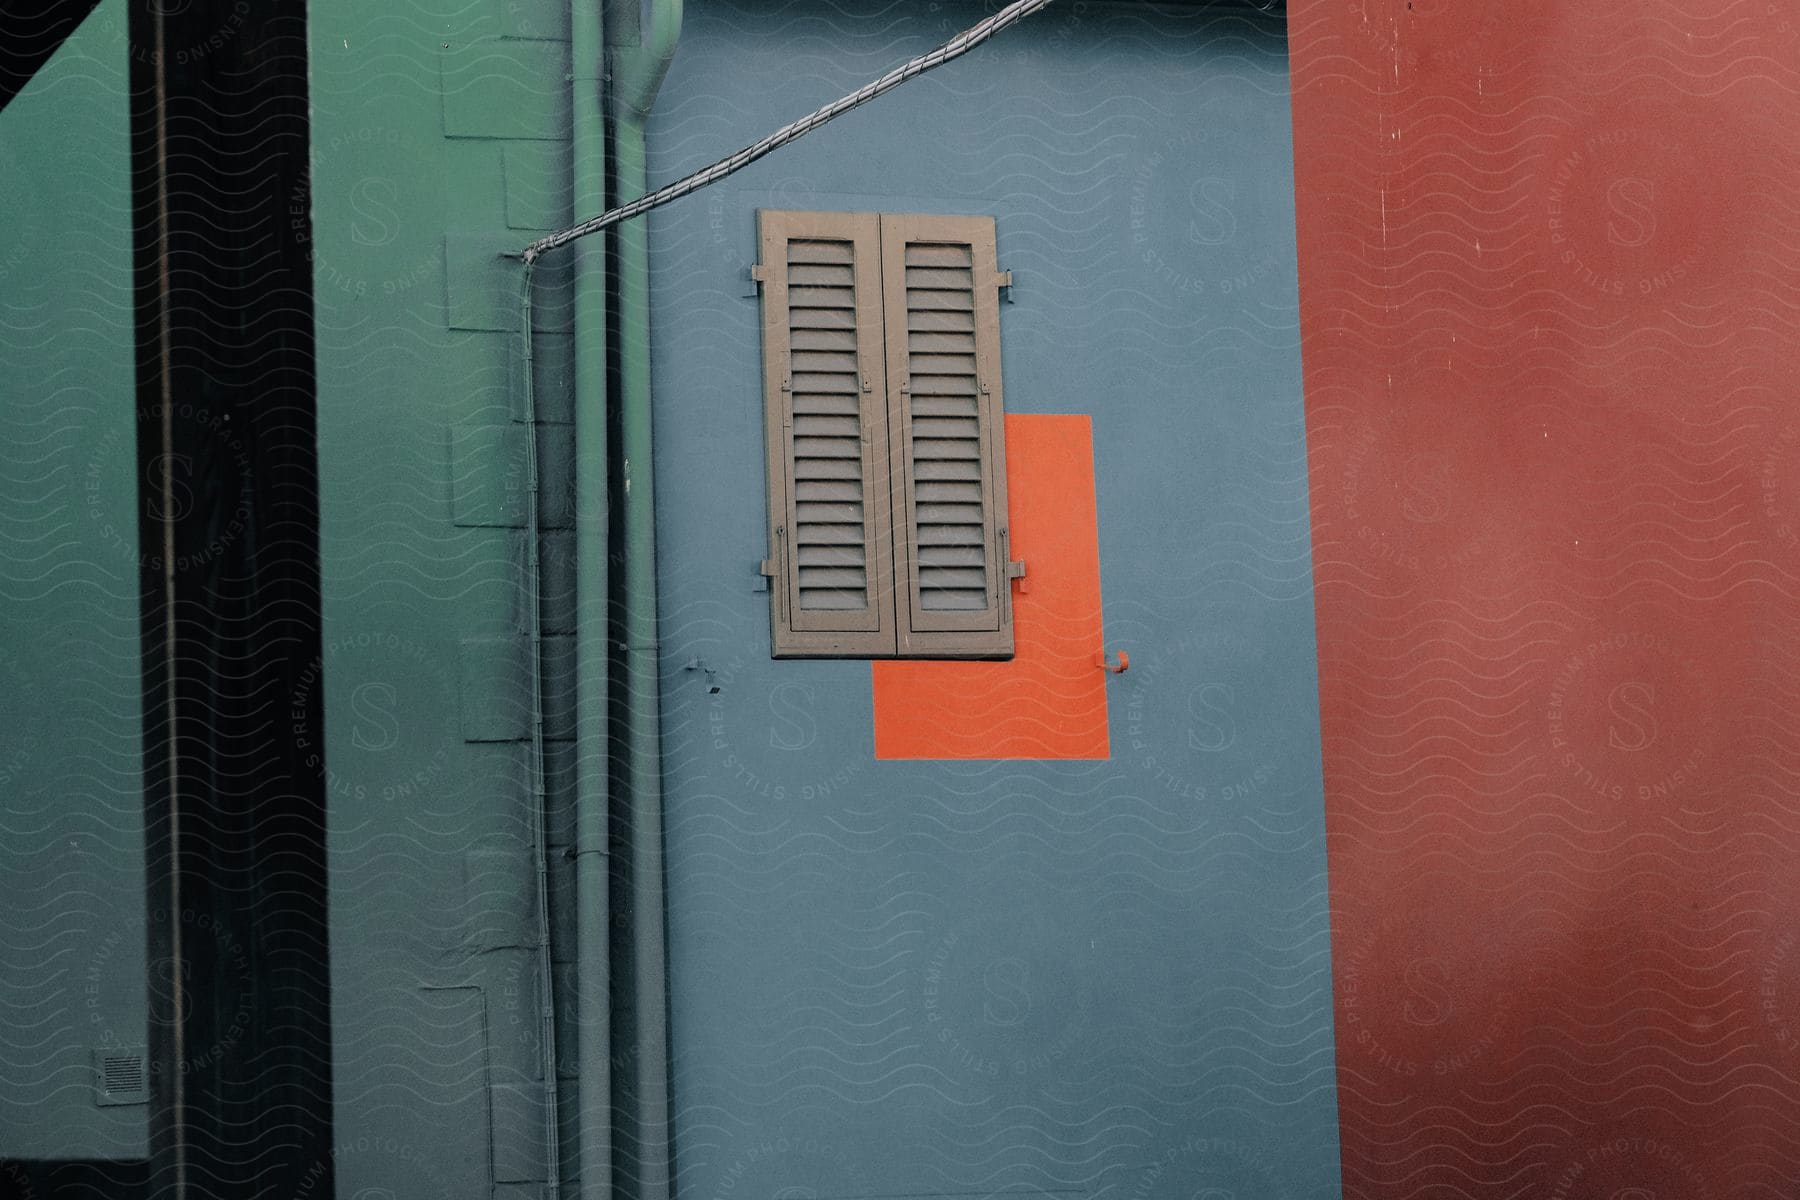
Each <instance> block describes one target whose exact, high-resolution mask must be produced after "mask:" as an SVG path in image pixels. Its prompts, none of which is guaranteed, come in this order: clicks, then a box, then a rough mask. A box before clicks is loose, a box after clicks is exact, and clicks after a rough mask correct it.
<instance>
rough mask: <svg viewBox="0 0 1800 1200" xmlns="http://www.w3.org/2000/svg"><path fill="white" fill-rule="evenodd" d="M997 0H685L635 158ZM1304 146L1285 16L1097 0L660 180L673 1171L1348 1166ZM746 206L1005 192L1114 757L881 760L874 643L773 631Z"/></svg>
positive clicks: (1019, 378) (667, 156)
mask: <svg viewBox="0 0 1800 1200" xmlns="http://www.w3.org/2000/svg"><path fill="white" fill-rule="evenodd" d="M987 11H989V9H988V8H987V7H983V6H977V5H969V4H948V3H946V4H933V5H929V6H926V5H913V4H898V3H896V4H888V5H886V6H879V7H877V6H873V5H856V6H830V5H824V4H817V3H807V2H797V3H790V4H785V5H781V4H775V5H771V4H748V3H721V2H716V0H704V2H701V3H697V4H694V5H691V6H690V11H689V14H688V19H687V23H686V27H685V29H684V33H683V37H682V42H681V48H680V51H679V53H678V55H677V58H676V60H675V65H674V68H673V70H672V72H671V74H670V77H669V80H668V83H667V85H666V87H665V89H664V91H663V93H662V97H661V99H660V100H659V102H658V108H657V112H656V115H655V117H654V120H653V124H652V128H651V130H650V144H651V154H652V171H653V183H660V182H665V181H667V180H670V179H673V178H675V177H678V176H679V175H680V174H682V173H684V172H685V171H687V170H690V169H692V168H693V167H695V166H697V165H700V164H703V163H705V162H707V161H710V160H711V159H713V158H715V157H717V156H719V155H721V154H723V153H725V152H728V151H729V150H732V149H735V148H736V147H738V146H739V145H742V144H744V143H747V142H749V141H752V140H754V139H755V138H756V137H759V136H761V135H762V134H764V133H766V132H767V131H769V130H770V129H772V128H774V127H776V126H778V125H780V124H782V123H784V122H785V121H787V120H790V119H792V118H793V117H795V116H798V115H799V114H801V113H802V112H804V111H806V110H808V109H810V108H812V107H814V106H815V105H817V104H820V103H823V102H825V101H827V100H830V99H833V98H835V97H836V96H838V95H840V94H842V93H844V92H846V91H849V90H850V89H852V88H853V87H855V86H857V85H858V84H860V83H862V82H864V81H866V80H868V79H871V78H874V77H875V76H876V75H878V74H880V73H881V72H882V71H883V70H885V69H887V68H888V67H890V66H892V65H893V64H894V63H896V62H898V61H901V60H902V59H904V58H905V57H907V56H908V55H911V54H914V53H918V52H920V51H922V50H923V49H925V48H927V47H929V46H930V45H933V44H936V43H937V42H938V41H941V40H942V39H943V38H945V37H947V36H948V35H950V34H951V33H953V32H955V31H957V30H959V29H961V28H963V27H965V26H967V25H968V24H971V23H973V21H975V20H976V19H978V18H979V17H980V16H981V15H982V14H984V13H985V12H987ZM1291 159H1292V142H1291V134H1290V127H1289V113H1288V74H1287V61H1286V53H1285V43H1284V39H1283V35H1282V29H1281V26H1280V25H1279V24H1276V23H1272V22H1269V21H1268V20H1267V19H1265V18H1259V17H1254V16H1250V15H1247V14H1246V12H1245V10H1241V9H1227V8H1218V7H1211V8H1209V7H1200V6H1160V7H1158V6H1149V5H1136V4H1130V5H1127V4H1097V3H1096V4H1077V3H1072V2H1071V3H1064V4H1059V5H1054V6H1052V7H1051V8H1049V9H1047V10H1046V11H1045V12H1044V13H1042V14H1040V15H1038V16H1036V17H1033V18H1032V19H1031V20H1030V21H1029V22H1028V23H1026V24H1024V25H1022V26H1020V27H1019V28H1018V29H1016V30H1013V31H1011V32H1009V33H1007V34H1005V35H1004V36H1003V37H1002V38H1001V39H999V40H997V41H995V42H994V43H993V44H991V45H990V46H987V47H984V48H982V49H981V50H979V51H977V52H976V53H974V54H973V55H971V56H970V57H969V58H967V59H964V60H962V61H961V62H959V63H955V64H952V65H951V66H949V67H947V68H944V69H943V70H942V71H940V72H938V73H936V74H933V75H929V76H926V77H924V78H922V79H920V80H918V81H915V82H914V83H912V84H909V85H908V86H907V87H906V88H903V89H902V90H901V91H899V92H897V93H895V94H894V95H892V96H890V97H887V98H884V99H882V100H880V101H878V102H876V103H875V104H874V105H871V106H869V107H867V108H864V109H861V110H858V111H856V112H854V113H852V114H850V115H849V116H847V117H845V118H843V119H842V120H841V121H840V122H838V123H837V124H835V125H834V126H832V127H831V128H829V129H827V130H825V131H823V132H820V133H817V134H814V135H813V136H812V137H810V138H808V139H806V140H804V141H802V142H801V143H799V144H797V145H795V146H793V147H791V148H789V149H788V150H785V151H783V152H782V153H781V154H779V155H777V156H775V157H773V158H771V159H768V160H765V161H764V162H762V163H759V164H757V165H756V166H755V167H752V168H751V169H749V170H747V171H745V172H743V173H742V174H740V175H738V176H736V177H734V178H733V179H731V180H729V181H727V182H726V183H724V184H722V185H720V186H718V187H715V188H712V189H710V190H708V191H706V192H704V193H702V194H700V195H699V196H696V197H694V198H691V199H688V200H684V201H682V202H679V203H677V204H675V205H672V206H670V207H669V208H667V209H664V210H662V211H661V212H659V213H658V214H656V215H654V216H653V217H652V243H651V245H652V270H653V321H654V324H653V331H652V338H653V343H654V347H655V350H654V354H655V362H654V366H655V389H656V421H657V430H656V436H657V460H656V464H655V467H656V472H657V477H656V487H657V506H658V519H659V522H660V526H659V533H658V536H659V539H660V540H659V555H660V575H661V581H660V586H661V588H662V609H661V620H662V630H661V636H662V644H663V655H664V664H665V666H664V672H665V673H664V711H665V723H666V731H665V749H666V770H667V841H668V855H669V863H668V867H669V873H668V882H669V914H670V935H669V936H670V943H671V995H672V1008H673V1012H672V1020H673V1038H674V1058H675V1072H676V1075H675V1094H676V1102H677V1105H678V1108H679V1124H678V1127H677V1136H676V1145H677V1153H678V1168H679V1172H680V1177H679V1182H680V1187H681V1189H682V1191H683V1193H684V1195H686V1196H688V1197H691V1198H693V1200H702V1198H705V1200H715V1198H716V1200H729V1198H731V1197H735V1196H745V1197H747V1196H757V1197H768V1196H771V1195H773V1196H777V1197H780V1196H792V1197H799V1196H808V1197H814V1198H817V1197H837V1196H871V1195H897V1194H908V1195H920V1194H949V1193H957V1194H968V1195H985V1194H990V1193H995V1192H1000V1191H1042V1192H1057V1193H1070V1194H1082V1195H1091V1196H1096V1197H1098V1196H1105V1197H1109V1198H1116V1200H1160V1198H1163V1197H1168V1198H1170V1200H1173V1198H1175V1197H1181V1198H1182V1200H1188V1198H1191V1197H1195V1196H1200V1197H1207V1198H1209V1200H1212V1198H1215V1197H1223V1196H1227V1195H1229V1196H1233V1197H1237V1198H1238V1200H1253V1198H1255V1200H1260V1198H1261V1197H1265V1196H1266V1197H1274V1196H1295V1197H1306V1198H1312V1197H1323V1196H1330V1195H1336V1194H1337V1193H1338V1142H1337V1123H1336V1107H1335V1090H1334V1073H1333V1051H1332V1029H1331V1008H1330V986H1329V984H1330V975H1329V959H1328V927H1327V919H1326V891H1325V861H1324V831H1323V824H1322V821H1323V805H1322V785H1321V779H1320V768H1319V757H1320V755H1319V742H1318V732H1317V731H1318V712H1317V682H1316V675H1315V666H1314V639H1313V623H1312V593H1311V582H1310V561H1309V557H1308V524H1307V507H1306V474H1305V472H1306V460H1305V444H1304V429H1303V422H1302V410H1301V390H1300V356H1299V333H1298V323H1297V299H1296V286H1295V245H1294V221H1293V201H1292V169H1291ZM759 207H780V208H805V209H821V210H875V211H924V212H970V213H988V214H992V215H993V216H994V217H995V218H996V221H997V225H998V231H999V243H1000V265H1001V267H1002V268H1003V269H1009V270H1011V271H1012V272H1013V273H1014V276H1015V280H1016V287H1015V289H1014V297H1013V300H1014V302H1013V303H1011V304H1010V305H1006V304H1003V305H1002V308H1001V321H1002V342H1003V357H1004V371H1005V394H1006V402H1007V407H1008V409H1009V410H1010V411H1013V412H1025V413H1032V412H1037V413H1087V414H1091V415H1092V418H1093V429H1094V439H1095V446H1094V448H1095V472H1096V478H1097V489H1098V508H1099V524H1100V528H1099V544H1100V561H1101V573H1102V588H1103V593H1104V598H1105V620H1106V639H1107V645H1108V646H1109V647H1111V648H1123V649H1125V650H1126V651H1127V652H1129V653H1130V655H1131V659H1132V664H1133V665H1132V668H1131V670H1130V672H1129V673H1127V674H1125V675H1121V676H1116V677H1112V678H1111V679H1110V680H1109V682H1108V688H1109V704H1110V710H1109V711H1110V724H1111V734H1112V759H1111V761H1109V762H1100V763H1092V762H1089V763H1053V762H1008V763H981V762H976V763H960V764H948V763H902V762H876V761H875V760H874V757H873V739H872V732H871V725H872V712H871V692H870V667H869V666H868V664H866V663H862V662H791V661H790V662H780V663H777V662H774V661H772V660H771V659H770V658H769V649H768V596H767V593H766V592H764V591H761V590H759V581H758V577H757V574H756V565H757V562H758V561H759V560H760V559H761V558H762V557H763V555H764V553H765V547H766V538H767V534H766V526H765V517H764V499H763V496H764V481H763V471H764V460H763V435H762V397H761V394H760V374H759V362H760V345H759V340H758V339H759V325H758V304H757V301H756V299H755V298H754V296H753V295H748V294H746V292H747V287H746V285H745V280H744V275H743V269H744V268H745V267H746V266H747V265H749V264H750V263H751V262H752V261H754V257H755V253H756V247H755V211H756V209H757V208H759ZM713 688H716V689H717V690H716V691H713V690H711V689H713ZM795 1189H802V1190H795ZM1209 1189H1212V1190H1209Z"/></svg>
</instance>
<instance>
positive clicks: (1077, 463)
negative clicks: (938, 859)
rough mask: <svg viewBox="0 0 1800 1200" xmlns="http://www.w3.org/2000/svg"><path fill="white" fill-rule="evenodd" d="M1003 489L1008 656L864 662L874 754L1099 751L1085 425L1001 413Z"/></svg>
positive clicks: (1088, 430) (1102, 686) (1094, 565)
mask: <svg viewBox="0 0 1800 1200" xmlns="http://www.w3.org/2000/svg"><path fill="white" fill-rule="evenodd" d="M1006 491H1007V502H1008V503H1007V506H1008V509H1009V523H1008V529H1009V531H1010V546H1011V551H1012V556H1013V557H1014V558H1017V559H1022V560H1023V561H1024V563H1025V569H1026V572H1027V574H1026V576H1025V579H1024V580H1023V581H1022V585H1021V584H1014V585H1013V624H1014V629H1013V635H1014V646H1015V654H1014V657H1013V658H1012V660H1011V661H1009V662H923V661H916V660H915V661H904V660H897V661H883V662H876V663H874V664H872V665H873V667H874V688H875V757H876V758H890V759H949V758H958V759H966V758H1010V759H1019V758H1090V759H1091V758H1107V757H1109V756H1110V753H1111V752H1110V748H1109V742H1108V738H1107V728H1106V672H1105V671H1104V670H1102V669H1101V667H1100V653H1101V649H1102V643H1101V638H1102V631H1101V621H1100V535H1099V522H1098V519H1097V517H1096V515H1095V508H1094V436H1093V425H1092V422H1091V421H1090V420H1089V419H1088V418H1087V417H1086V416H1053V415H1041V414H1027V415H1020V414H1009V415H1008V416H1007V418H1006Z"/></svg>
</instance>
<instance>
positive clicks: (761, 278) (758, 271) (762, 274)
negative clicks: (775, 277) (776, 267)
mask: <svg viewBox="0 0 1800 1200" xmlns="http://www.w3.org/2000/svg"><path fill="white" fill-rule="evenodd" d="M750 278H751V280H752V281H754V282H756V283H767V282H769V268H768V267H766V266H764V265H763V264H762V263H752V264H750Z"/></svg>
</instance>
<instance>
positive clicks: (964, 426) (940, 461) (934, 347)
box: [881, 215, 1016, 658]
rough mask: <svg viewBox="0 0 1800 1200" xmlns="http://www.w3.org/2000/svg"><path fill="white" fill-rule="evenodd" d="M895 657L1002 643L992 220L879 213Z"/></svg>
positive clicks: (987, 651)
mask: <svg viewBox="0 0 1800 1200" xmlns="http://www.w3.org/2000/svg"><path fill="white" fill-rule="evenodd" d="M881 273H882V290H883V293H884V295H885V306H884V307H885V317H886V325H887V336H886V341H887V373H888V390H889V396H890V398H891V400H892V403H891V404H890V407H889V416H888V436H889V438H890V440H891V443H892V447H893V463H894V465H893V474H894V505H895V522H894V530H895V532H894V536H895V541H896V546H895V571H894V587H895V592H896V601H897V610H898V612H897V616H898V634H897V636H898V644H899V650H898V653H899V654H900V655H901V656H903V657H909V656H929V657H966V658H1003V657H1008V656H1010V655H1011V654H1012V653H1013V624H1012V588H1011V579H1012V577H1013V576H1014V574H1015V573H1016V571H1015V569H1014V564H1013V563H1011V562H1010V561H1009V558H1008V554H1007V545H1006V540H1007V530H1006V450H1005V444H1004V432H1005V427H1004V423H1003V422H1004V406H1003V404H1002V400H1001V390H1000V308H999V289H1000V286H1001V284H1002V282H1003V279H1002V276H1001V275H1000V272H999V269H998V266H997V264H996V261H995V248H994V222H993V219H992V218H991V217H943V216H911V215H908V216H885V215H884V216H883V217H882V218H881Z"/></svg>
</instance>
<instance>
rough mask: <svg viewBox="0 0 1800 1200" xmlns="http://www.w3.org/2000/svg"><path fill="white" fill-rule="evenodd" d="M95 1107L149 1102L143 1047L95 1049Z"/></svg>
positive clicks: (144, 1049) (147, 1077)
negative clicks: (97, 1105) (96, 1105)
mask: <svg viewBox="0 0 1800 1200" xmlns="http://www.w3.org/2000/svg"><path fill="white" fill-rule="evenodd" d="M89 1053H90V1055H91V1057H92V1061H93V1064H94V1103H95V1104H101V1105H105V1104H145V1103H148V1102H149V1100H150V1059H149V1051H148V1049H147V1048H146V1047H143V1046H107V1047H104V1048H102V1047H95V1048H94V1049H92V1050H91V1051H89Z"/></svg>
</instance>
